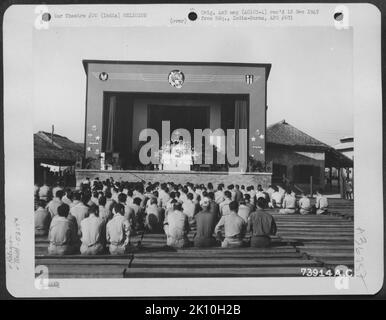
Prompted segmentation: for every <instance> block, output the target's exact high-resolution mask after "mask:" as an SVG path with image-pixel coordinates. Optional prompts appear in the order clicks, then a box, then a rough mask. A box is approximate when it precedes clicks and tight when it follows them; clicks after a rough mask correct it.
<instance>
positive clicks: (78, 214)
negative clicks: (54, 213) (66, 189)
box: [70, 194, 91, 235]
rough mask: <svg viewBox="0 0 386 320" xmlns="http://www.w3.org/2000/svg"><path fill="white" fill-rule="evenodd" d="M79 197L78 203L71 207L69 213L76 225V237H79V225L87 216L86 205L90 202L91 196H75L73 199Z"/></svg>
mask: <svg viewBox="0 0 386 320" xmlns="http://www.w3.org/2000/svg"><path fill="white" fill-rule="evenodd" d="M79 196H81V201H79V202H78V203H77V204H76V205H74V206H73V207H71V209H70V213H71V215H72V216H74V217H75V218H76V222H77V225H78V235H80V223H81V222H82V220H83V219H84V218H86V216H87V214H88V205H87V203H88V202H89V201H90V199H91V196H90V195H89V194H77V195H76V196H75V199H77V198H78V197H79Z"/></svg>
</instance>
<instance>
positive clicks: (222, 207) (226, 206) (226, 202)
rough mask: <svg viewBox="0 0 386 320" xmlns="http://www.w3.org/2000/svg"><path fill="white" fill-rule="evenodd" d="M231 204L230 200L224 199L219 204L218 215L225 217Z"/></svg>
mask: <svg viewBox="0 0 386 320" xmlns="http://www.w3.org/2000/svg"><path fill="white" fill-rule="evenodd" d="M231 202H232V200H231V199H225V200H224V201H223V202H221V203H220V205H219V207H220V214H222V215H226V214H228V213H229V212H230V209H229V204H230V203H231Z"/></svg>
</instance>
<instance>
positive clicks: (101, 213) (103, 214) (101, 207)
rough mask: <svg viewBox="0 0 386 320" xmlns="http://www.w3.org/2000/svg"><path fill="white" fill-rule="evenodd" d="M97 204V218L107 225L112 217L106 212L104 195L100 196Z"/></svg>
mask: <svg viewBox="0 0 386 320" xmlns="http://www.w3.org/2000/svg"><path fill="white" fill-rule="evenodd" d="M98 203H99V208H98V212H99V218H101V219H103V221H104V222H105V223H107V221H108V220H110V219H111V218H112V215H111V214H110V212H109V211H108V210H106V197H105V196H104V195H103V196H100V197H99V200H98Z"/></svg>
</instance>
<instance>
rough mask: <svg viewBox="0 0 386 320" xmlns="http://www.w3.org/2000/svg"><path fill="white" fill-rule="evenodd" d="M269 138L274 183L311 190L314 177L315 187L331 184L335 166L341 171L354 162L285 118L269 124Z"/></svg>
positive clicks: (269, 155)
mask: <svg viewBox="0 0 386 320" xmlns="http://www.w3.org/2000/svg"><path fill="white" fill-rule="evenodd" d="M266 142H267V154H266V160H267V163H271V165H272V183H274V184H286V185H294V186H295V188H296V189H297V190H295V191H298V192H299V191H300V190H302V191H305V192H309V191H310V186H311V181H312V187H313V190H315V188H325V187H327V186H326V183H327V184H329V185H330V186H331V179H329V173H331V172H332V168H335V169H336V170H337V171H339V172H341V171H342V169H344V168H350V167H352V166H353V160H352V159H350V158H348V157H347V156H345V155H343V154H342V153H340V152H338V151H337V150H335V149H334V148H333V147H331V146H329V145H327V144H325V143H323V142H321V141H319V140H317V139H315V138H313V137H311V136H310V135H308V134H306V133H304V132H303V131H301V130H299V129H297V128H295V127H294V126H292V125H290V124H289V123H288V122H286V121H285V120H282V121H280V122H278V123H275V124H272V125H270V126H268V127H267V140H266ZM326 169H327V170H326ZM326 172H327V174H326Z"/></svg>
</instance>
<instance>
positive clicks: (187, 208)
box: [182, 192, 196, 225]
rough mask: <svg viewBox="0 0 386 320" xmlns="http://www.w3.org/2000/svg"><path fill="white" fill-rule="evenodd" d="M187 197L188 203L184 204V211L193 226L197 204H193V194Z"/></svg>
mask: <svg viewBox="0 0 386 320" xmlns="http://www.w3.org/2000/svg"><path fill="white" fill-rule="evenodd" d="M186 197H187V199H186V201H185V202H184V203H183V204H182V209H183V210H182V211H183V213H185V214H186V215H187V216H188V219H189V224H190V225H192V224H193V217H194V215H195V213H196V204H195V203H194V202H193V193H191V192H189V193H188V194H187V196H186Z"/></svg>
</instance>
